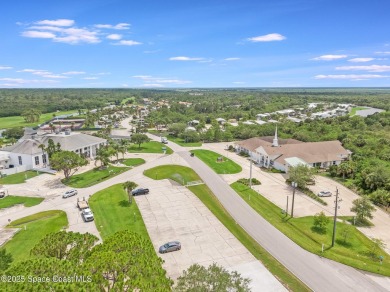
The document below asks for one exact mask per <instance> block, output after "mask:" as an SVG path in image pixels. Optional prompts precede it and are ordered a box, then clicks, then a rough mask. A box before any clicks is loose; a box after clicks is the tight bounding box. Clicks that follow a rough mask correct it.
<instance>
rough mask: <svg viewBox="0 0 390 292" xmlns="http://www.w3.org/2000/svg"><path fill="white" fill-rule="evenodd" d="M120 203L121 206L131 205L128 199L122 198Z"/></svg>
mask: <svg viewBox="0 0 390 292" xmlns="http://www.w3.org/2000/svg"><path fill="white" fill-rule="evenodd" d="M118 205H119V206H121V207H130V206H131V204H130V202H129V201H127V200H122V201H120V202H119V203H118Z"/></svg>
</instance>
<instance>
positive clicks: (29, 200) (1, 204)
mask: <svg viewBox="0 0 390 292" xmlns="http://www.w3.org/2000/svg"><path fill="white" fill-rule="evenodd" d="M42 201H43V198H33V197H20V196H6V197H5V198H3V199H0V209H4V208H9V207H12V206H15V205H18V204H23V205H24V206H25V207H32V206H35V205H38V204H39V203H41V202H42Z"/></svg>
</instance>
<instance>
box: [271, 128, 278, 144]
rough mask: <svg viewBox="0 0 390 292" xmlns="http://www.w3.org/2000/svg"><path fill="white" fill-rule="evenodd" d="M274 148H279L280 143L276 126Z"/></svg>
mask: <svg viewBox="0 0 390 292" xmlns="http://www.w3.org/2000/svg"><path fill="white" fill-rule="evenodd" d="M272 147H279V141H278V126H276V129H275V137H274V140H273V142H272Z"/></svg>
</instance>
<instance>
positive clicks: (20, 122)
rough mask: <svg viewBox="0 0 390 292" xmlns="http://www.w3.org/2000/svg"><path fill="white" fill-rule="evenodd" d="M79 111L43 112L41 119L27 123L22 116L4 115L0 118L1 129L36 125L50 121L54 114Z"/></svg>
mask: <svg viewBox="0 0 390 292" xmlns="http://www.w3.org/2000/svg"><path fill="white" fill-rule="evenodd" d="M73 113H77V110H71V111H60V112H55V113H46V114H42V115H41V116H40V117H39V121H38V122H36V123H26V122H25V121H24V118H23V117H22V116H12V117H2V118H0V129H8V128H16V127H35V126H37V125H38V124H42V123H43V122H46V121H49V120H50V119H52V118H53V114H55V115H56V116H60V115H66V114H73Z"/></svg>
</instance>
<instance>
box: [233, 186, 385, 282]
mask: <svg viewBox="0 0 390 292" xmlns="http://www.w3.org/2000/svg"><path fill="white" fill-rule="evenodd" d="M231 186H232V188H233V189H234V190H235V191H236V192H237V193H238V194H239V195H240V196H241V197H242V198H243V199H244V200H245V201H246V202H247V204H248V205H250V206H251V207H252V208H253V209H254V210H255V211H256V212H257V213H259V214H260V215H261V216H262V217H263V218H264V219H266V220H267V221H268V222H270V223H271V224H272V225H273V226H275V227H276V228H277V229H279V230H280V231H281V232H283V233H284V234H285V235H286V236H287V237H289V238H290V239H291V240H293V241H294V242H295V243H297V244H298V245H300V246H301V247H302V248H304V249H306V250H308V251H310V252H312V253H314V254H317V255H320V256H323V257H327V258H329V259H332V260H334V261H337V262H340V263H343V264H346V265H349V266H352V267H355V268H358V269H361V270H365V271H369V272H372V273H378V274H382V275H385V276H390V256H389V255H388V254H387V253H386V252H385V251H383V250H380V251H379V252H378V254H379V255H382V256H384V260H383V264H380V262H379V259H378V257H376V258H373V257H372V256H371V255H370V249H371V246H372V241H371V240H370V239H368V238H367V237H366V236H365V235H364V234H363V233H361V232H360V231H359V230H358V229H356V228H355V227H354V226H352V225H350V224H346V223H343V222H337V225H336V229H337V232H336V243H335V246H334V247H331V243H332V229H333V221H332V220H330V222H329V224H328V225H327V230H326V233H325V234H321V233H318V232H315V231H314V230H313V229H312V227H313V221H314V219H313V216H308V217H301V218H290V217H288V216H286V215H285V214H282V212H281V209H280V208H279V207H278V206H276V205H274V204H273V203H271V202H270V201H268V200H267V199H266V198H264V197H263V196H262V195H260V194H258V193H257V192H255V191H254V190H252V189H250V188H249V187H248V186H245V185H243V184H240V183H233V184H232V185H231ZM290 211H291V207H290V210H289V212H290ZM346 229H349V233H348V236H347V238H346V240H345V241H344V237H343V234H344V233H345V230H346ZM322 244H324V252H323V253H322V251H321V248H322Z"/></svg>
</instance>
